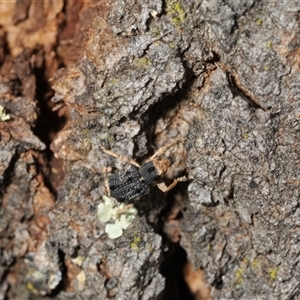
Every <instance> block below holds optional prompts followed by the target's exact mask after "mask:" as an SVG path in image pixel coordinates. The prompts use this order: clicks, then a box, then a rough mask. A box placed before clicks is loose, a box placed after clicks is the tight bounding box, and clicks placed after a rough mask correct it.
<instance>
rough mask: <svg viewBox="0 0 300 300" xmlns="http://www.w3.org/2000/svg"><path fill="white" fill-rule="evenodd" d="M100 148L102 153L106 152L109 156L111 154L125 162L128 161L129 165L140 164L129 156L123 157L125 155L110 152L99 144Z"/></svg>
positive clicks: (137, 165)
mask: <svg viewBox="0 0 300 300" xmlns="http://www.w3.org/2000/svg"><path fill="white" fill-rule="evenodd" d="M100 148H101V150H102V151H103V152H104V153H106V154H108V155H111V156H113V157H115V158H117V159H119V160H121V161H123V162H125V163H129V164H131V165H134V166H136V167H138V168H140V165H139V164H138V163H137V162H135V161H134V160H132V159H131V158H129V157H125V156H122V155H119V154H117V153H115V152H112V151H110V150H107V149H105V148H104V147H103V146H102V145H100Z"/></svg>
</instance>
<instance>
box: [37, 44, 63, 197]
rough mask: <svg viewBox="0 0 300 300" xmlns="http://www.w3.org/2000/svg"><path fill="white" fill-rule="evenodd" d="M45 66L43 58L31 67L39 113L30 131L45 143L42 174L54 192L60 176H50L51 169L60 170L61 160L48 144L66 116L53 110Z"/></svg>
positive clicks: (39, 49) (57, 171) (51, 93)
mask: <svg viewBox="0 0 300 300" xmlns="http://www.w3.org/2000/svg"><path fill="white" fill-rule="evenodd" d="M42 51H43V50H42V49H41V48H38V47H37V49H36V52H37V54H36V55H37V56H41V57H43V58H44V54H41V52H42ZM46 68H47V66H46V65H45V60H44V59H43V61H42V63H40V64H39V65H36V66H35V67H34V69H33V71H34V74H35V77H36V94H35V97H36V100H37V107H38V108H39V115H38V118H37V121H36V124H35V127H34V128H32V131H33V132H34V134H35V135H36V136H38V137H39V138H40V139H41V141H42V142H44V143H45V145H46V150H45V151H44V154H45V158H46V161H47V164H48V166H42V168H41V170H42V172H43V173H44V171H43V170H45V169H47V168H49V172H50V174H47V175H46V174H44V175H46V176H44V180H45V184H46V186H47V187H48V188H49V190H50V191H51V192H52V193H54V194H56V188H57V187H58V186H59V185H60V182H58V181H60V180H61V178H60V177H61V176H57V175H56V176H51V173H52V172H51V170H52V169H56V174H57V173H60V172H62V162H61V161H60V160H58V159H56V158H55V157H54V155H53V152H52V151H51V150H50V144H51V142H52V140H53V139H54V138H55V136H56V134H57V133H58V132H59V131H60V130H61V129H62V128H63V127H64V126H65V124H66V122H67V116H66V114H64V115H62V116H59V113H58V112H57V111H53V108H54V105H55V104H54V103H53V102H52V101H51V98H52V97H53V95H54V91H53V90H52V89H51V85H50V83H49V78H47V75H46V72H47V69H46ZM44 167H46V168H44Z"/></svg>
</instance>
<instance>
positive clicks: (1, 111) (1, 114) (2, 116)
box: [0, 105, 10, 122]
mask: <svg viewBox="0 0 300 300" xmlns="http://www.w3.org/2000/svg"><path fill="white" fill-rule="evenodd" d="M9 119H10V115H7V114H6V113H5V109H4V107H3V106H2V105H0V120H1V121H2V122H5V121H8V120H9Z"/></svg>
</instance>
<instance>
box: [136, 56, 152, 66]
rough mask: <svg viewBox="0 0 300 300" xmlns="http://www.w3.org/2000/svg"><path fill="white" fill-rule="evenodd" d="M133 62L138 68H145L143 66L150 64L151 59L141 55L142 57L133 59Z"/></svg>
mask: <svg viewBox="0 0 300 300" xmlns="http://www.w3.org/2000/svg"><path fill="white" fill-rule="evenodd" d="M135 64H136V65H137V66H138V67H140V68H145V67H147V66H150V65H151V60H150V59H149V58H148V57H146V56H143V57H140V58H137V59H136V60H135Z"/></svg>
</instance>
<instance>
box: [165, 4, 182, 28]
mask: <svg viewBox="0 0 300 300" xmlns="http://www.w3.org/2000/svg"><path fill="white" fill-rule="evenodd" d="M166 12H167V16H169V17H170V18H171V19H172V22H173V23H174V24H175V25H176V26H179V25H181V24H182V23H183V22H184V21H185V11H184V8H183V6H182V5H181V3H180V2H179V1H173V0H169V1H167V7H166Z"/></svg>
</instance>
